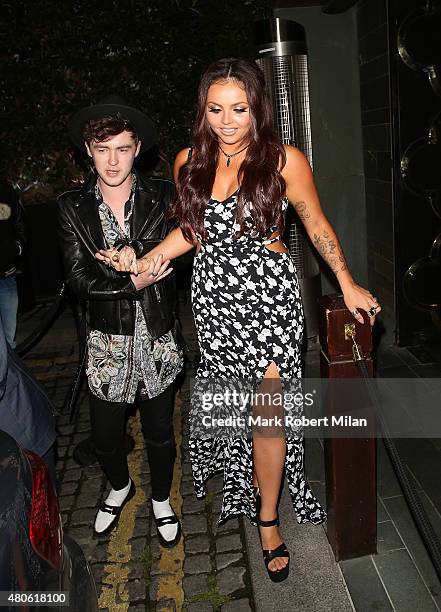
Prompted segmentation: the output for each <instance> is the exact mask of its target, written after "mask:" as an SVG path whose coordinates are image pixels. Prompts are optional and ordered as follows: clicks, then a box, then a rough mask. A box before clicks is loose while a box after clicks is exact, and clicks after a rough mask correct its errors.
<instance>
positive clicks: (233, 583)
mask: <svg viewBox="0 0 441 612" xmlns="http://www.w3.org/2000/svg"><path fill="white" fill-rule="evenodd" d="M244 576H245V568H244V567H226V568H225V569H223V570H221V571H220V572H218V573H217V576H216V578H217V586H218V588H219V591H220V592H221V593H223V594H224V595H231V593H234V591H237V590H238V589H243V588H244V587H245V582H244V579H243V578H244Z"/></svg>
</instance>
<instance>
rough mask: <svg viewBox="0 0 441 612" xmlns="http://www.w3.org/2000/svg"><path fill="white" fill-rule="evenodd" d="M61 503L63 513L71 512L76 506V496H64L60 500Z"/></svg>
mask: <svg viewBox="0 0 441 612" xmlns="http://www.w3.org/2000/svg"><path fill="white" fill-rule="evenodd" d="M58 501H59V503H60V510H61V511H62V512H65V511H67V512H69V510H72V507H73V505H74V501H75V496H74V495H63V496H62V497H60V498H59V500H58Z"/></svg>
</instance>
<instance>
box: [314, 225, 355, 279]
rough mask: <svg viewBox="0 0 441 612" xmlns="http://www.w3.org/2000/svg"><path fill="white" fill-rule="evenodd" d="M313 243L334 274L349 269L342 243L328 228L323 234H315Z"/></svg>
mask: <svg viewBox="0 0 441 612" xmlns="http://www.w3.org/2000/svg"><path fill="white" fill-rule="evenodd" d="M313 243H314V246H315V248H316V249H317V251H318V252H319V253H320V255H321V256H322V257H323V259H324V260H325V261H326V262H327V264H328V265H329V266H330V268H331V270H332V271H333V272H334V274H338V273H339V272H343V270H347V268H348V266H347V264H346V259H345V256H344V254H343V251H342V249H341V247H340V245H339V244H337V243H336V242H335V240H333V239H332V238H331V237H330V235H329V233H328V232H327V231H326V230H325V231H323V233H322V234H321V235H318V234H314V238H313Z"/></svg>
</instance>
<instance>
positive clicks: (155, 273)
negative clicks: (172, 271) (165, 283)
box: [150, 272, 158, 276]
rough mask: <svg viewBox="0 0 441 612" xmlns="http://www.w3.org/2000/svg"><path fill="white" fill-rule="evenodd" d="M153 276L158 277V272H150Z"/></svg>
mask: <svg viewBox="0 0 441 612" xmlns="http://www.w3.org/2000/svg"><path fill="white" fill-rule="evenodd" d="M150 274H151V276H158V273H157V272H150Z"/></svg>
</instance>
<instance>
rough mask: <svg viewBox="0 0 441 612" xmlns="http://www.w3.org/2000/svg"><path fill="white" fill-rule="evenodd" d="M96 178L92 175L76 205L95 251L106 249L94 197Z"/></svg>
mask: <svg viewBox="0 0 441 612" xmlns="http://www.w3.org/2000/svg"><path fill="white" fill-rule="evenodd" d="M95 184H96V176H95V175H94V174H93V173H92V175H91V176H90V178H89V179H88V181H87V183H85V185H84V187H83V189H82V194H81V195H82V197H81V199H80V200H79V201H78V204H77V214H78V217H79V219H80V220H81V222H82V223H83V226H84V229H85V231H86V233H87V234H88V236H89V238H90V239H91V241H92V243H93V245H94V246H95V247H96V250H99V249H107V248H108V245H107V242H106V239H105V238H104V233H103V228H102V226H101V220H100V217H99V212H98V202H97V200H96V197H95Z"/></svg>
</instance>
